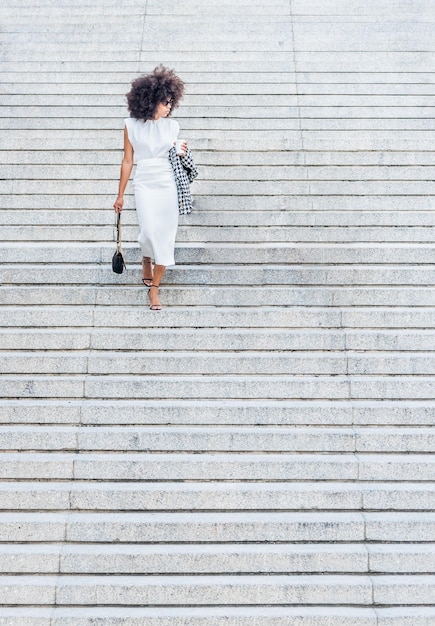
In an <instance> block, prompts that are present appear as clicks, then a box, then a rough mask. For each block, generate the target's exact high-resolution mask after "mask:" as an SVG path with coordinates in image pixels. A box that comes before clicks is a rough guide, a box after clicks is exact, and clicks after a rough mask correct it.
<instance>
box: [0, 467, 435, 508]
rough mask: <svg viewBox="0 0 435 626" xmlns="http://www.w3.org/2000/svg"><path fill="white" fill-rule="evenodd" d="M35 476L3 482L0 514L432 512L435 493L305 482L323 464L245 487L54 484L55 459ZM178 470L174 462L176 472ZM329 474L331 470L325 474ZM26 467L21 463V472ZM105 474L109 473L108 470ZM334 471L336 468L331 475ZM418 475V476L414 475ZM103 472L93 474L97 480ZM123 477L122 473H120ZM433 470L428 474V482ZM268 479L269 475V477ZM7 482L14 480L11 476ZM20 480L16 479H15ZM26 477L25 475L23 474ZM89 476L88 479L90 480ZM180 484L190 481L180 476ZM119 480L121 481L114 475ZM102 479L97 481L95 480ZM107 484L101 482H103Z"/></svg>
mask: <svg viewBox="0 0 435 626" xmlns="http://www.w3.org/2000/svg"><path fill="white" fill-rule="evenodd" d="M35 466H36V467H35V469H36V474H35V478H36V477H37V478H40V479H41V480H42V479H44V478H45V479H48V480H51V481H52V482H51V483H49V484H48V485H46V484H44V483H42V482H41V483H26V482H19V483H17V484H15V485H14V484H12V483H5V484H2V485H1V488H0V510H5V511H23V510H25V511H32V510H35V511H48V510H72V511H80V510H84V511H89V510H91V511H96V512H98V511H108V510H115V511H118V512H122V511H138V512H140V511H145V512H150V511H155V512H160V511H165V512H166V511H190V512H192V514H193V512H195V513H196V512H197V511H217V512H223V511H246V512H247V516H249V512H250V511H256V512H258V511H280V510H283V511H302V512H306V511H321V510H323V511H341V512H343V511H390V510H392V509H394V510H395V511H428V512H431V511H433V506H434V502H435V491H434V488H433V487H431V486H425V485H424V484H423V483H421V484H420V483H417V482H410V481H409V482H408V483H407V485H400V486H394V487H391V486H390V487H387V486H379V485H374V486H371V485H365V484H364V483H358V485H355V486H349V485H347V483H344V484H343V483H340V482H338V483H337V482H332V483H330V484H328V483H327V482H323V483H320V482H309V480H312V481H319V478H320V477H321V478H322V479H323V481H325V480H326V478H328V479H329V477H330V475H331V480H334V478H335V479H336V476H333V474H334V472H332V471H331V470H329V468H328V467H327V466H326V467H325V469H324V474H322V470H321V469H320V468H319V469H317V472H316V471H314V470H313V468H312V467H304V465H302V466H301V468H300V473H299V476H297V475H296V472H295V475H294V477H290V478H289V479H292V480H297V479H300V477H301V476H303V475H304V470H306V469H308V474H307V479H306V480H305V482H304V484H303V485H297V486H295V485H293V484H291V483H289V484H284V485H283V484H282V483H278V484H276V483H272V484H269V483H263V484H253V485H246V484H243V486H241V485H239V484H238V483H236V482H233V483H231V484H230V485H227V484H224V485H222V484H220V483H219V482H217V483H214V482H212V481H213V480H215V479H214V478H210V476H209V473H208V472H207V473H206V474H205V477H204V480H207V481H210V484H208V485H207V486H197V485H187V486H183V487H180V486H179V485H178V484H177V483H171V482H165V484H164V489H162V485H161V484H159V485H155V486H154V488H153V487H149V486H148V484H146V483H145V484H141V485H140V486H135V485H134V484H129V483H127V484H123V483H119V482H114V483H110V482H105V483H104V484H99V485H98V486H94V485H93V484H92V483H90V484H86V485H81V484H80V483H78V484H74V485H71V484H68V483H64V482H62V483H58V484H57V483H56V482H55V477H57V476H59V477H62V478H63V477H64V475H65V473H66V472H65V471H63V472H61V473H60V474H55V472H56V467H55V461H53V462H52V465H51V467H45V468H44V469H45V471H39V472H38V469H39V468H38V465H37V464H35ZM132 467H133V472H134V476H135V477H136V476H139V472H137V471H135V470H136V465H135V464H132ZM178 467H179V465H178V463H177V462H175V467H174V470H177V469H178ZM80 469H82V468H81V467H78V470H79V471H78V476H77V478H75V479H74V480H77V479H78V480H80V475H83V473H82V472H80ZM397 469H398V475H399V476H406V468H402V467H401V466H400V464H398V468H397ZM152 470H153V465H151V471H150V472H149V473H146V474H145V472H142V479H143V480H164V473H163V472H162V476H161V477H159V476H158V475H156V473H155V472H153V471H152ZM283 470H284V472H285V476H286V477H287V472H286V470H287V465H286V464H285V463H283ZM328 470H329V471H328ZM25 471H26V464H24V471H23V474H24V473H25ZM106 473H107V472H106ZM337 473H338V470H336V472H335V474H337ZM416 473H417V472H416ZM419 473H420V474H421V475H422V478H423V479H424V478H427V479H428V480H430V479H431V476H430V474H429V473H428V474H427V475H426V476H425V475H424V473H423V472H422V471H420V472H419ZM100 474H102V473H101V472H98V462H97V471H96V473H95V476H96V477H97V478H98V477H99V475H100ZM122 474H124V473H123V472H120V473H119V475H122ZM234 474H235V476H234V478H233V480H239V478H238V473H237V472H234ZM433 475H434V472H433V471H432V480H433ZM268 477H269V476H267V478H268ZM10 478H15V477H14V476H13V475H12V476H10ZM17 478H20V476H17ZM23 478H25V476H23ZM89 478H91V477H89ZM180 478H181V479H182V480H193V478H190V476H189V477H187V476H186V473H185V472H183V473H182V474H181V477H180ZM117 479H118V480H120V478H119V477H117ZM86 480H88V477H86ZM99 480H101V478H99ZM103 480H105V478H103Z"/></svg>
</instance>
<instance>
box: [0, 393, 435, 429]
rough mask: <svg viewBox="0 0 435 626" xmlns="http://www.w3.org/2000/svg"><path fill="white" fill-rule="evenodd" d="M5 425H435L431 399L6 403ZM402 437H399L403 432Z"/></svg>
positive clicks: (0, 416) (3, 405)
mask: <svg viewBox="0 0 435 626" xmlns="http://www.w3.org/2000/svg"><path fill="white" fill-rule="evenodd" d="M1 409H2V410H1V412H0V423H3V424H11V425H14V426H16V425H17V424H38V425H39V426H41V425H44V424H47V425H48V424H56V425H59V424H72V425H76V426H85V425H90V426H94V425H117V426H119V425H122V424H124V425H126V426H129V425H133V424H136V425H139V424H152V425H162V424H164V425H166V426H167V425H169V424H177V425H189V426H191V425H201V426H206V425H219V426H223V425H237V426H239V425H247V426H250V425H256V426H257V427H258V426H259V425H268V426H271V425H272V426H279V425H282V426H289V425H302V426H307V425H311V426H319V425H323V426H329V427H330V426H335V427H338V426H377V427H378V428H379V427H380V426H394V427H404V426H406V427H409V426H410V425H414V426H431V425H432V424H433V421H434V418H435V408H434V406H433V402H432V401H431V400H427V401H422V400H420V401H418V400H410V401H400V402H398V401H388V400H382V399H381V400H379V401H362V400H351V401H350V400H347V401H346V400H341V401H329V400H323V401H322V400H317V401H316V400H302V401H297V400H272V399H269V400H266V401H260V400H239V401H237V400H226V401H225V402H221V401H219V400H217V401H213V400H184V401H183V400H178V401H177V400H156V401H153V400H94V401H93V400H86V399H83V400H69V401H62V400H53V399H49V400H26V399H18V400H3V401H2V402H1ZM399 434H400V433H399Z"/></svg>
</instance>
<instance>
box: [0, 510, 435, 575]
mask: <svg viewBox="0 0 435 626" xmlns="http://www.w3.org/2000/svg"><path fill="white" fill-rule="evenodd" d="M434 521H435V515H434V514H433V513H427V512H422V511H418V512H411V513H408V512H403V511H400V512H391V511H390V512H383V513H379V512H377V513H373V512H364V513H355V512H350V511H346V512H342V513H337V512H334V513H329V512H304V513H301V512H297V513H295V512H272V511H268V512H265V513H254V512H252V513H249V514H248V513H246V512H241V513H218V512H212V513H199V512H197V513H195V515H192V513H191V512H184V513H180V512H177V513H172V512H167V511H166V512H163V513H142V512H141V513H129V512H122V513H120V512H112V511H111V512H109V513H92V512H91V513H85V512H74V511H64V512H57V513H40V512H35V513H26V512H22V511H20V512H18V513H3V512H0V530H1V536H2V538H3V539H4V541H5V542H8V543H24V542H31V543H35V542H36V543H41V542H43V543H47V542H49V543H51V542H53V541H55V542H66V543H79V544H82V543H84V544H86V543H90V544H93V543H101V542H103V543H113V542H116V543H117V544H123V543H140V544H141V545H144V544H153V543H162V544H164V545H166V544H167V543H172V544H173V543H195V544H209V543H213V544H214V543H243V544H247V543H259V542H260V543H287V542H304V543H305V542H309V543H311V542H316V543H317V542H321V543H323V542H333V543H334V545H335V544H336V543H337V542H338V543H343V542H344V543H349V542H352V543H355V542H364V543H366V542H368V543H372V542H374V543H379V542H388V543H393V544H394V543H397V542H399V543H427V542H433V540H434V537H435V534H434ZM233 581H234V579H233Z"/></svg>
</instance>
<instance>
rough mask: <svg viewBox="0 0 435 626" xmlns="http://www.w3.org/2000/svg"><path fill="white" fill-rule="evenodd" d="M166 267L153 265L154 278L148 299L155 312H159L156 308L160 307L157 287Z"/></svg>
mask: <svg viewBox="0 0 435 626" xmlns="http://www.w3.org/2000/svg"><path fill="white" fill-rule="evenodd" d="M165 269H166V267H165V266H164V265H154V277H153V284H152V286H151V287H150V290H149V298H150V305H151V307H155V310H156V311H157V310H159V309H158V308H157V307H160V299H159V289H158V288H159V285H160V282H161V280H162V278H163V274H164V273H165Z"/></svg>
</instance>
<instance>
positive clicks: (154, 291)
mask: <svg viewBox="0 0 435 626" xmlns="http://www.w3.org/2000/svg"><path fill="white" fill-rule="evenodd" d="M148 296H149V299H150V309H151V311H160V310H161V308H162V307H161V304H160V299H159V286H158V285H150V288H149V289H148Z"/></svg>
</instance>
